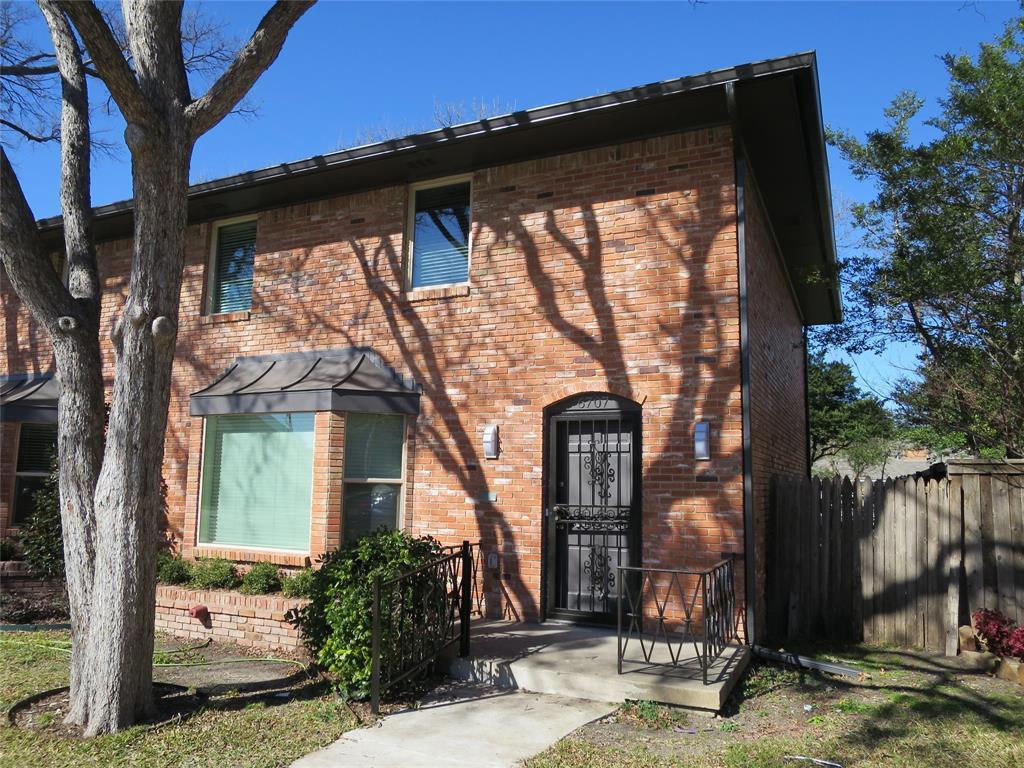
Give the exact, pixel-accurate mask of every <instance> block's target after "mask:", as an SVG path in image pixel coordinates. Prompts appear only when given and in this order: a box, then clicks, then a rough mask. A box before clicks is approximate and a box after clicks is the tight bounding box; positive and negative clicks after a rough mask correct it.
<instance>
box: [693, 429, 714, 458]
mask: <svg viewBox="0 0 1024 768" xmlns="http://www.w3.org/2000/svg"><path fill="white" fill-rule="evenodd" d="M693 457H694V458H695V459H697V460H698V461H706V460H707V459H710V458H711V425H710V424H709V423H708V422H706V421H698V422H697V423H696V424H695V425H694V427H693Z"/></svg>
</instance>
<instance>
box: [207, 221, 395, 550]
mask: <svg viewBox="0 0 1024 768" xmlns="http://www.w3.org/2000/svg"><path fill="white" fill-rule="evenodd" d="M235 223H237V222H235ZM295 413H313V460H312V461H311V462H310V465H311V466H310V474H311V475H312V482H313V483H314V484H315V483H316V412H315V411H295ZM214 415H217V416H234V415H235V414H232V413H224V414H214ZM239 415H246V414H239ZM209 420H210V417H209V416H204V417H203V443H202V448H201V449H200V458H199V493H198V494H197V497H196V530H195V538H194V541H195V549H196V555H197V556H199V557H202V556H203V551H204V550H205V551H207V552H223V551H224V550H226V549H230V550H232V551H237V552H254V553H260V552H269V553H273V554H282V555H298V556H299V557H302V556H303V555H305V556H307V557H308V556H309V555H311V554H312V552H313V498H312V494H310V499H309V540H308V541H306V549H305V551H302V550H298V549H282V548H280V547H244V546H241V545H238V544H219V543H217V542H214V541H200V540H199V537H200V535H201V533H200V532H201V531H202V530H203V483H204V482H205V481H206V428H207V424H208V422H209ZM403 472H404V465H403ZM312 487H313V486H310V488H312Z"/></svg>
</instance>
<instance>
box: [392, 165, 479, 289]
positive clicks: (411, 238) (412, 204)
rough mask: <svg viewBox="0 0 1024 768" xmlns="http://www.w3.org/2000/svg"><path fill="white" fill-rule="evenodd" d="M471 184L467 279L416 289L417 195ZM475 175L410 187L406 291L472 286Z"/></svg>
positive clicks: (404, 255) (446, 178)
mask: <svg viewBox="0 0 1024 768" xmlns="http://www.w3.org/2000/svg"><path fill="white" fill-rule="evenodd" d="M464 183H468V184H469V233H468V235H467V237H466V279H465V280H461V281H459V282H457V283H438V284H437V285H422V286H419V287H417V288H414V287H413V285H412V275H413V263H412V262H413V253H414V252H415V250H416V243H415V240H416V193H417V192H419V191H420V190H423V189H434V188H436V187H447V186H451V185H452V184H464ZM473 186H474V185H473V174H471V173H463V174H459V175H456V176H445V177H444V178H440V179H430V180H429V181H418V182H416V183H415V184H410V185H409V191H408V199H407V201H406V206H405V207H406V211H405V248H404V254H403V259H402V261H403V263H404V264H405V289H406V291H409V292H418V291H432V290H434V289H437V288H454V287H457V286H459V287H461V286H464V285H471V284H472V282H473V281H472V275H473V203H474V200H473Z"/></svg>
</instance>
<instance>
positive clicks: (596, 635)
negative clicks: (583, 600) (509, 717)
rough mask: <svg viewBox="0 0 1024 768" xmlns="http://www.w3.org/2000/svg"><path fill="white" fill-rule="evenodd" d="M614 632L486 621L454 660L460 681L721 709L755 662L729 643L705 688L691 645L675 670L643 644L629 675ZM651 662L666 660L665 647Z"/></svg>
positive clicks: (629, 660)
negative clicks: (647, 658)
mask: <svg viewBox="0 0 1024 768" xmlns="http://www.w3.org/2000/svg"><path fill="white" fill-rule="evenodd" d="M617 647H618V640H617V637H616V632H615V630H614V629H603V628H595V627H580V626H576V625H571V624H556V623H551V622H546V623H544V624H520V623H515V622H506V621H480V622H477V623H475V624H474V625H473V635H472V641H471V643H470V656H469V657H468V658H464V659H463V658H459V657H457V656H456V657H454V658H452V659H451V661H450V662H449V669H448V673H449V674H450V675H451V676H452V677H453V678H455V679H456V680H463V681H471V682H477V683H483V684H486V685H493V686H495V687H497V688H503V689H518V690H523V691H533V692H535V693H547V694H553V695H557V696H567V697H570V698H578V699H589V700H592V701H606V702H621V701H624V700H626V699H634V700H640V699H649V700H652V701H659V702H662V703H665V704H675V705H677V706H682V707H690V708H692V709H700V710H705V711H708V712H718V711H719V710H720V709H721V708H722V705H723V704H724V703H725V701H726V699H727V698H728V697H729V694H730V693H731V692H732V689H733V687H734V686H735V685H736V683H737V682H738V681H739V679H740V677H741V676H742V674H743V671H744V670H745V669H746V667H747V664H748V663H750V649H749V648H747V647H745V646H730V647H729V648H727V649H726V650H725V652H724V653H723V654H722V655H721V656H720V657H719V658H718V659H717V660H716V662H715V663H714V665H712V667H711V669H710V670H709V671H708V684H707V685H704V682H703V680H702V676H701V670H700V666H699V665H698V663H697V657H696V654H695V653H694V651H693V648H692V646H690V647H689V648H685V647H684V649H683V653H684V655H683V657H682V658H681V663H680V665H679V666H676V667H667V666H659V665H657V664H648V663H645V662H644V660H643V654H642V652H641V649H640V648H639V646H637V645H636V641H635V640H633V641H630V643H629V645H627V648H626V661H625V662H624V663H623V674H621V675H620V674H618V669H617V665H616V657H617ZM651 660H652V662H658V661H667V660H668V652H667V649H665V648H664V646H662V647H659V648H657V650H656V651H655V652H654V654H653V655H652V659H651Z"/></svg>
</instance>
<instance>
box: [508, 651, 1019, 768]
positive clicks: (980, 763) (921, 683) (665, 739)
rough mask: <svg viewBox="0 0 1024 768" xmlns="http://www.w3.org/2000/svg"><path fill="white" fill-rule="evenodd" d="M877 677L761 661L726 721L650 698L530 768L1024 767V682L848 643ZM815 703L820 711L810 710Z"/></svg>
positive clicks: (845, 655)
mask: <svg viewBox="0 0 1024 768" xmlns="http://www.w3.org/2000/svg"><path fill="white" fill-rule="evenodd" d="M817 656H818V657H819V658H829V659H832V660H839V659H842V660H845V661H849V662H852V664H853V666H855V667H857V668H859V669H861V670H863V671H864V672H865V673H866V674H867V675H869V677H866V678H864V679H861V680H850V679H847V678H841V677H833V676H830V675H825V674H818V673H805V674H803V675H801V674H800V673H799V672H797V671H796V670H793V669H790V668H785V667H781V666H776V665H771V664H762V663H755V664H754V666H753V668H752V671H751V673H750V674H749V675H748V677H747V678H746V680H745V681H744V682H743V683H742V684H741V686H742V687H741V688H740V690H739V691H737V693H736V694H735V695H734V699H733V700H732V702H731V703H730V708H729V709H728V710H726V712H725V713H724V716H722V717H719V718H715V719H709V718H707V717H704V716H700V715H695V714H692V713H686V712H684V711H682V710H677V709H671V708H668V707H661V706H657V705H654V704H652V703H650V702H639V703H633V704H629V705H626V706H624V707H622V708H621V709H620V710H619V711H618V712H616V713H615V714H614V715H613V716H611V717H608V718H605V719H604V720H602V721H600V722H597V723H592V724H590V725H587V726H585V727H583V728H581V729H580V730H578V731H576V732H575V733H573V734H571V735H570V736H569V737H567V738H565V739H563V740H562V741H560V742H559V743H558V744H556V745H555V746H554V747H552V748H551V749H549V750H548V751H547V752H545V753H543V754H541V755H538V756H537V757H535V758H533V759H532V760H530V761H529V762H528V763H527V766H528V768H570V767H571V768H582V767H583V766H601V768H616V767H619V766H621V767H622V768H626V767H627V766H628V768H653V767H654V766H659V767H660V766H687V767H690V766H692V767H693V768H712V767H717V766H727V767H729V768H769V767H770V768H782V767H783V766H789V767H791V768H799V767H800V766H807V767H808V768H812V767H813V766H814V763H811V762H806V761H793V760H786V759H784V757H785V756H786V755H802V756H805V757H811V758H817V759H822V760H829V761H833V762H835V763H838V764H840V765H842V766H843V768H854V767H863V768H867V767H868V766H894V767H897V768H899V767H906V768H965V766H970V768H1008V766H1024V688H1021V687H1020V686H1017V685H1015V684H1013V683H1007V682H1004V681H1002V680H996V679H994V678H991V677H989V676H987V675H984V674H981V673H976V672H971V671H967V670H964V669H961V668H960V667H959V666H957V664H956V660H955V659H945V658H943V657H937V656H930V655H927V654H918V653H912V652H906V651H902V650H891V649H889V650H887V649H878V648H867V647H853V648H844V649H842V651H841V652H837V653H835V654H832V653H828V652H823V651H820V650H819V651H818V653H817ZM806 707H809V709H807V708H806Z"/></svg>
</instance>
